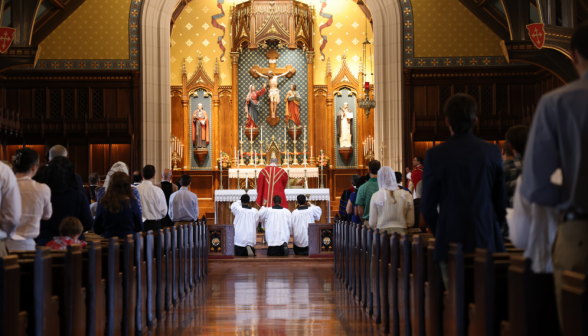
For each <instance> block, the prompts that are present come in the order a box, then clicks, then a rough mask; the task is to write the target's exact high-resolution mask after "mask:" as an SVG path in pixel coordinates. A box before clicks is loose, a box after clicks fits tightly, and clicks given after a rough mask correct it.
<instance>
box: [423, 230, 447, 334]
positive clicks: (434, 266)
mask: <svg viewBox="0 0 588 336" xmlns="http://www.w3.org/2000/svg"><path fill="white" fill-rule="evenodd" d="M434 251H435V239H434V238H431V239H429V241H428V244H427V256H428V258H427V280H426V281H425V330H426V335H427V336H441V335H443V290H444V285H443V278H442V276H441V269H440V267H439V264H438V263H436V262H435V261H433V255H434Z"/></svg>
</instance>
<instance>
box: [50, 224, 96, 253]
mask: <svg viewBox="0 0 588 336" xmlns="http://www.w3.org/2000/svg"><path fill="white" fill-rule="evenodd" d="M83 231H84V226H83V225H82V222H80V220H79V219H77V218H75V217H65V218H64V219H63V220H62V221H61V224H59V237H53V240H52V241H50V242H48V243H47V245H46V246H48V247H50V248H52V249H54V250H67V247H68V246H69V245H72V244H79V245H81V246H82V248H83V247H84V246H86V242H85V241H83V240H78V237H79V236H80V235H81V234H82V232H83Z"/></svg>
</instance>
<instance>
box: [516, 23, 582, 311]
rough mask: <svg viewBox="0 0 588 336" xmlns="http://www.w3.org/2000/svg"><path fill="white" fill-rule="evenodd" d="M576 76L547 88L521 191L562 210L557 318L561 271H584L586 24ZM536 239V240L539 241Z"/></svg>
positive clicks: (576, 54)
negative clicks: (552, 89)
mask: <svg viewBox="0 0 588 336" xmlns="http://www.w3.org/2000/svg"><path fill="white" fill-rule="evenodd" d="M570 55H571V58H572V63H573V64H574V66H575V67H576V69H577V71H578V73H579V74H580V79H578V80H576V81H573V82H570V83H569V84H568V85H566V86H564V87H561V88H559V89H557V90H554V91H552V92H550V93H547V94H545V95H544V96H543V97H542V98H541V100H540V101H539V104H538V105H537V109H536V111H535V116H534V118H533V124H532V125H531V130H530V132H529V139H528V141H527V148H526V150H525V158H524V164H523V178H522V185H521V196H522V197H523V198H524V199H525V200H526V201H527V202H529V203H535V204H539V205H542V206H548V207H553V208H555V209H556V211H557V212H558V213H560V214H561V215H563V217H564V219H563V223H561V224H560V225H559V226H558V230H557V236H556V238H555V244H554V246H553V253H552V257H553V276H554V282H555V291H556V298H557V303H558V310H559V318H560V321H561V318H562V316H563V313H562V305H561V303H562V302H561V294H562V293H561V291H562V276H563V273H564V271H574V272H578V273H581V274H584V275H588V243H587V242H588V176H587V175H586V172H587V171H588V108H587V107H588V24H587V23H584V24H582V25H580V26H579V27H578V28H577V29H576V31H575V32H574V34H573V35H572V40H571V45H570ZM538 243H540V242H538Z"/></svg>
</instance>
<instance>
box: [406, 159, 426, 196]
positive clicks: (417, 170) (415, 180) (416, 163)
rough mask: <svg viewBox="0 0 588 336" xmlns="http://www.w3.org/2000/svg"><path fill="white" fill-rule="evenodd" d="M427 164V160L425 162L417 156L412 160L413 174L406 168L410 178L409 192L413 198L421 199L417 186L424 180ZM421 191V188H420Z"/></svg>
mask: <svg viewBox="0 0 588 336" xmlns="http://www.w3.org/2000/svg"><path fill="white" fill-rule="evenodd" d="M424 164H425V160H423V158H422V157H420V156H415V157H414V159H412V166H413V167H414V168H413V169H412V172H411V171H410V169H409V168H408V167H406V173H407V178H408V181H409V182H408V191H410V192H411V193H412V194H413V198H421V195H419V194H418V193H417V186H418V184H419V182H421V180H422V179H423V168H424V167H423V165H424ZM419 189H420V188H419Z"/></svg>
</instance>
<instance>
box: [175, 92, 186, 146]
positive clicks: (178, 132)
mask: <svg viewBox="0 0 588 336" xmlns="http://www.w3.org/2000/svg"><path fill="white" fill-rule="evenodd" d="M171 118H172V120H178V121H179V120H183V118H184V111H183V110H182V96H181V93H179V92H173V93H172V97H171ZM186 122H188V121H186ZM171 127H172V130H171V132H172V135H173V136H176V137H178V138H179V139H183V138H184V123H181V122H173V123H172V126H171Z"/></svg>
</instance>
